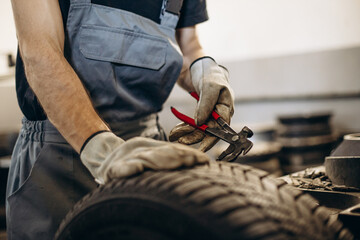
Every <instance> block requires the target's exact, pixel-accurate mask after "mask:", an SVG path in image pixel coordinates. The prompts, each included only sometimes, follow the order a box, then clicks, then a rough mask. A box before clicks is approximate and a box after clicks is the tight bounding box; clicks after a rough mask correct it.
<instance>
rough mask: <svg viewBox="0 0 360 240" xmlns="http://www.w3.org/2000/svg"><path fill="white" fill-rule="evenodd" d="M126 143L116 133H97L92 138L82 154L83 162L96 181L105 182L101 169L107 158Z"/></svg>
mask: <svg viewBox="0 0 360 240" xmlns="http://www.w3.org/2000/svg"><path fill="white" fill-rule="evenodd" d="M124 142H125V141H124V140H123V139H121V138H119V137H118V136H116V135H115V134H114V133H112V132H109V131H105V132H97V134H93V136H92V137H90V140H88V141H87V143H86V144H85V146H84V148H83V150H82V152H81V154H80V159H81V162H82V163H83V164H84V165H85V167H86V168H87V169H88V170H89V171H90V173H91V174H92V175H93V177H94V178H95V179H98V180H100V182H103V179H104V176H103V175H104V174H103V173H102V172H101V170H100V167H101V165H102V163H103V162H104V161H105V159H106V157H107V156H108V155H110V154H111V153H112V152H113V151H114V149H116V148H117V147H119V146H120V145H121V144H123V143H124Z"/></svg>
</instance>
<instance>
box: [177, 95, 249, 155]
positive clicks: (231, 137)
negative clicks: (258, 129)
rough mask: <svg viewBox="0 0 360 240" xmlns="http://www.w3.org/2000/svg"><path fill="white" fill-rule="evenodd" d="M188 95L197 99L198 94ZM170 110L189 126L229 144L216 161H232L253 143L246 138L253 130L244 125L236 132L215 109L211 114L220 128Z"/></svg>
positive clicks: (247, 150)
mask: <svg viewBox="0 0 360 240" xmlns="http://www.w3.org/2000/svg"><path fill="white" fill-rule="evenodd" d="M190 95H191V96H193V97H194V98H195V99H196V100H197V101H199V96H198V95H197V93H196V92H191V93H190ZM171 112H172V113H173V114H174V115H175V116H176V117H177V118H178V119H180V120H181V121H183V122H185V123H187V124H189V125H190V126H192V127H194V128H197V129H199V130H201V131H203V132H205V133H209V134H211V135H213V136H215V137H218V138H220V139H222V140H224V141H225V142H227V143H229V144H230V146H229V147H228V148H227V149H226V150H225V151H224V152H222V153H221V154H220V156H219V157H218V158H217V159H216V160H217V161H227V162H231V161H234V160H236V158H237V157H238V156H239V155H240V154H241V153H242V152H244V155H245V154H246V153H248V152H249V151H250V149H251V148H252V146H253V143H252V142H251V141H250V140H248V139H247V138H250V137H251V136H252V135H253V132H252V131H251V130H250V128H248V127H246V126H245V127H243V129H242V130H241V131H240V132H239V133H236V132H235V131H234V129H232V128H231V127H230V126H229V124H227V123H226V122H225V120H224V119H223V118H222V117H221V116H220V115H219V114H217V113H216V112H215V111H212V113H211V116H212V117H213V118H214V120H215V121H216V122H217V123H218V124H219V125H220V127H221V128H210V127H209V126H207V125H205V124H203V125H201V126H198V125H196V124H195V120H194V119H193V118H190V117H188V116H186V115H184V114H182V113H180V112H179V111H177V110H176V109H175V108H173V107H171Z"/></svg>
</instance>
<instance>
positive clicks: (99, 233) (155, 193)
mask: <svg viewBox="0 0 360 240" xmlns="http://www.w3.org/2000/svg"><path fill="white" fill-rule="evenodd" d="M329 216H330V213H329V211H328V210H327V209H325V208H324V207H321V206H319V205H318V204H317V203H316V201H315V200H314V199H313V198H311V197H310V196H309V195H307V194H304V193H302V192H301V191H298V190H296V189H293V188H292V187H290V186H288V185H286V183H285V182H283V181H280V180H277V179H274V178H271V177H268V173H266V172H263V171H260V170H257V169H253V168H251V167H248V166H245V165H240V164H234V163H227V162H211V163H210V164H206V165H202V166H197V167H195V168H191V169H181V170H176V171H146V172H144V173H143V174H141V175H137V176H134V177H131V178H127V179H120V180H114V181H112V182H110V183H108V184H106V185H104V186H101V187H99V188H98V189H96V190H95V191H94V192H92V193H90V194H89V195H87V196H85V197H84V198H83V199H82V200H81V201H80V202H78V203H77V204H76V205H75V206H74V208H73V210H72V211H70V212H69V213H68V214H67V216H66V217H65V219H64V220H63V222H62V223H61V225H60V227H59V229H58V231H57V233H56V236H55V239H57V240H65V239H66V240H67V239H76V240H83V239H86V240H92V239H94V240H95V239H107V240H113V239H269V240H270V239H353V237H352V234H351V233H350V232H349V231H348V230H346V229H344V228H343V225H342V223H340V222H339V221H337V220H335V219H333V218H330V217H329Z"/></svg>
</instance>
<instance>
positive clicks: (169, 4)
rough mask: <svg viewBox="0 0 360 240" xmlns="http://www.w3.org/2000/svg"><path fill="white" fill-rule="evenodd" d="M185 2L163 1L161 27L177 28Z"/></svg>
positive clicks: (181, 0)
mask: <svg viewBox="0 0 360 240" xmlns="http://www.w3.org/2000/svg"><path fill="white" fill-rule="evenodd" d="M182 4H183V0H163V4H162V8H161V15H160V20H161V23H160V24H161V25H163V26H167V27H170V28H175V27H176V25H177V22H178V20H179V16H180V10H181V7H182Z"/></svg>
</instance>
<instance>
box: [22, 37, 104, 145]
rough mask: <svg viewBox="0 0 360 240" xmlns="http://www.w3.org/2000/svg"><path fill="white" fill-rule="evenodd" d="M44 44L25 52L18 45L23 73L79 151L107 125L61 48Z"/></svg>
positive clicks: (56, 122) (54, 122)
mask: <svg viewBox="0 0 360 240" xmlns="http://www.w3.org/2000/svg"><path fill="white" fill-rule="evenodd" d="M44 44H45V46H42V47H41V48H37V49H38V50H37V52H36V54H35V53H31V51H27V52H26V51H25V52H24V51H22V50H21V46H20V51H21V54H22V57H23V60H24V64H25V71H26V76H27V79H28V82H29V84H30V86H31V88H32V89H33V91H34V92H35V94H36V96H37V98H38V99H39V101H40V103H41V105H42V107H43V108H44V111H45V112H46V114H47V117H48V119H49V120H50V121H51V122H52V123H53V124H54V126H55V127H56V128H57V129H58V130H59V132H60V133H61V134H62V135H63V137H64V138H65V139H66V140H67V141H68V142H69V144H70V145H72V147H73V148H74V149H75V150H76V151H77V152H79V151H80V148H81V146H82V145H83V143H84V142H85V140H86V139H87V138H88V137H89V136H90V135H91V134H93V133H94V132H97V131H100V130H107V129H108V127H107V126H106V124H105V123H104V122H103V121H102V120H101V119H100V117H99V116H98V114H97V113H96V112H95V110H94V108H93V106H92V103H91V101H90V99H89V97H88V95H87V93H86V91H85V89H84V87H83V85H82V83H81V81H80V79H79V78H78V76H77V75H76V73H75V72H74V70H73V69H72V67H71V66H70V65H69V63H68V62H67V61H66V59H65V58H64V56H63V53H62V51H61V49H56V48H54V47H52V46H50V45H46V43H45V42H44Z"/></svg>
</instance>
